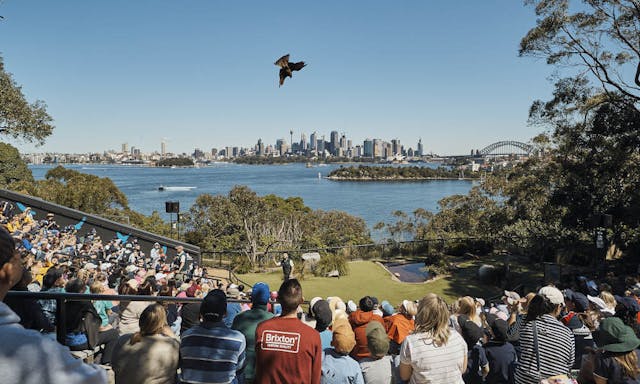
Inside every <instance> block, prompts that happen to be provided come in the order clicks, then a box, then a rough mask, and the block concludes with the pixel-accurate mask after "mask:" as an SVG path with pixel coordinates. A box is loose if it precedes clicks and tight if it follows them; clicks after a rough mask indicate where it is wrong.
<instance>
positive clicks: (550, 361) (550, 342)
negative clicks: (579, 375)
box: [516, 286, 575, 384]
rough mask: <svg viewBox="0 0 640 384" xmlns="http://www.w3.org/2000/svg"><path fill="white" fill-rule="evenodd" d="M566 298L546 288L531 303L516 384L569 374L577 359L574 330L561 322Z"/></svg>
mask: <svg viewBox="0 0 640 384" xmlns="http://www.w3.org/2000/svg"><path fill="white" fill-rule="evenodd" d="M563 304H564V296H563V295H562V292H560V290H558V288H556V287H553V286H546V287H542V288H540V290H539V291H538V294H537V295H535V296H534V297H533V299H531V303H529V308H528V311H527V317H526V318H525V322H524V324H523V325H522V328H521V329H520V349H521V352H520V362H519V364H518V368H517V369H516V384H537V383H539V382H540V380H541V379H545V378H547V377H550V376H555V375H562V374H567V373H569V371H570V370H571V367H572V366H573V362H574V359H575V342H574V337H573V334H572V333H571V330H570V329H569V328H567V327H565V326H564V324H562V323H561V322H560V321H558V316H559V315H560V311H561V310H562V305H563Z"/></svg>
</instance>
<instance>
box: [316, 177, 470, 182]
mask: <svg viewBox="0 0 640 384" xmlns="http://www.w3.org/2000/svg"><path fill="white" fill-rule="evenodd" d="M326 179H328V180H332V181H454V180H455V181H474V180H479V178H476V177H339V176H327V177H326Z"/></svg>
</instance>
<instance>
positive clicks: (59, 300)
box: [7, 291, 251, 345]
mask: <svg viewBox="0 0 640 384" xmlns="http://www.w3.org/2000/svg"><path fill="white" fill-rule="evenodd" d="M7 297H22V298H30V299H36V300H51V299H54V300H55V301H56V339H57V340H58V342H59V343H60V344H62V345H65V340H66V338H67V329H66V327H65V324H66V319H67V311H66V308H65V304H66V303H67V301H91V300H106V301H154V302H171V303H199V302H202V300H203V299H202V298H196V297H174V296H137V295H100V294H94V293H66V292H28V291H9V292H8V293H7ZM227 302H230V303H250V302H251V301H250V300H240V299H227Z"/></svg>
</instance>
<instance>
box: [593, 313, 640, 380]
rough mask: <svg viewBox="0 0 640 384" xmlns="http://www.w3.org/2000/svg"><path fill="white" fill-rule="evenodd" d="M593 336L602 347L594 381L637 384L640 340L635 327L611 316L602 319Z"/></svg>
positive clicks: (600, 347)
mask: <svg viewBox="0 0 640 384" xmlns="http://www.w3.org/2000/svg"><path fill="white" fill-rule="evenodd" d="M593 337H594V339H596V343H597V344H598V346H599V350H598V351H597V353H596V356H595V364H594V370H593V378H594V381H595V383H596V384H604V383H613V384H618V383H621V384H624V383H637V382H638V380H639V379H640V367H639V366H638V354H639V353H640V351H639V350H638V347H639V346H640V339H638V338H637V337H636V335H635V333H634V332H633V329H631V327H629V326H627V325H625V324H624V323H623V322H622V320H621V319H619V318H617V317H608V318H605V319H603V320H602V323H600V328H599V329H598V330H597V331H596V332H594V334H593Z"/></svg>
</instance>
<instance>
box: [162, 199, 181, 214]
mask: <svg viewBox="0 0 640 384" xmlns="http://www.w3.org/2000/svg"><path fill="white" fill-rule="evenodd" d="M164 207H165V210H166V211H167V213H179V212H180V202H179V201H165V203H164Z"/></svg>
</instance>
